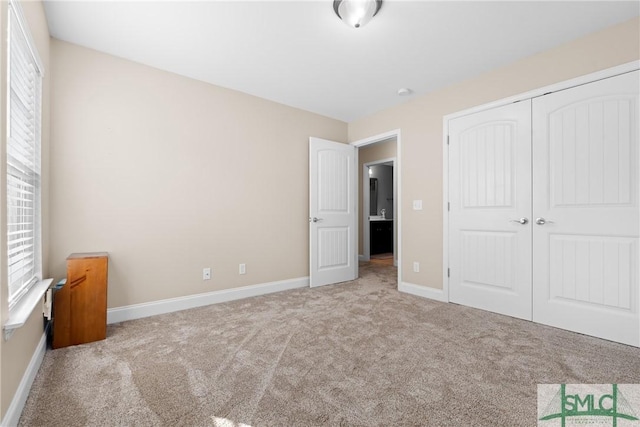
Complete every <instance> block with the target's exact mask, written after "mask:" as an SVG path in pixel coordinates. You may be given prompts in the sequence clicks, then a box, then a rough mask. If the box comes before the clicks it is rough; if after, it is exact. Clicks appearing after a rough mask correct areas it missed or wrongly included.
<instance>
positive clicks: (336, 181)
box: [309, 138, 358, 286]
mask: <svg viewBox="0 0 640 427" xmlns="http://www.w3.org/2000/svg"><path fill="white" fill-rule="evenodd" d="M356 173H357V154H356V148H355V147H354V146H352V145H349V144H342V143H339V142H333V141H327V140H324V139H320V138H309V185H310V188H309V233H310V235H309V241H310V247H309V255H310V267H309V269H310V273H309V275H310V284H311V286H321V285H329V284H332V283H339V282H345V281H348V280H354V279H356V278H357V277H358V254H357V250H356V244H357V242H356V227H357V222H356V211H357V207H356V203H357V190H356V177H357V176H356Z"/></svg>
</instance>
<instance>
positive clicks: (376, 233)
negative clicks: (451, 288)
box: [360, 140, 397, 266]
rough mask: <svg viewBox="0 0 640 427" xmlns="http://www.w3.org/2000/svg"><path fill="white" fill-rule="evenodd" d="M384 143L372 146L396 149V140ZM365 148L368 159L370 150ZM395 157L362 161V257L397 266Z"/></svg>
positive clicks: (378, 148) (364, 152) (365, 259)
mask: <svg viewBox="0 0 640 427" xmlns="http://www.w3.org/2000/svg"><path fill="white" fill-rule="evenodd" d="M381 144H391V146H390V147H383V146H378V147H376V146H373V147H371V148H375V149H376V150H378V151H380V149H381V148H385V149H386V150H387V151H389V150H392V151H393V150H395V140H391V141H385V142H382V143H381ZM365 150H367V151H368V150H370V149H367V148H365V149H363V152H362V153H361V154H363V156H361V157H364V158H365V159H366V158H367V155H371V152H366V151H365ZM373 154H375V153H373ZM395 171H396V168H395V157H394V158H386V159H380V160H374V161H372V162H367V163H363V164H362V215H361V219H360V220H361V221H362V227H361V229H362V242H361V246H360V254H361V257H360V258H361V260H362V261H372V260H375V261H376V262H380V263H383V264H390V265H394V266H397V260H396V257H395V254H396V231H395V230H396V220H395V218H396V206H395V199H396V197H395V194H396V192H397V188H396V179H395Z"/></svg>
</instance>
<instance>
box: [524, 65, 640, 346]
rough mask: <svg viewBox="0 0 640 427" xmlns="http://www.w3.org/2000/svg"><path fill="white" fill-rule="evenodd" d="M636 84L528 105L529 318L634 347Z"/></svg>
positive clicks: (593, 87) (638, 335)
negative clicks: (530, 205)
mask: <svg viewBox="0 0 640 427" xmlns="http://www.w3.org/2000/svg"><path fill="white" fill-rule="evenodd" d="M639 79H640V75H639V72H638V71H636V72H633V73H628V74H624V75H621V76H617V77H612V78H608V79H604V80H600V81H597V82H594V83H590V84H586V85H583V86H578V87H574V88H571V89H567V90H563V91H559V92H555V93H552V94H549V95H546V96H542V97H539V98H535V99H534V100H533V196H534V197H533V218H534V225H533V320H534V321H536V322H539V323H544V324H547V325H552V326H557V327H560V328H564V329H569V330H572V331H576V332H581V333H584V334H588V335H593V336H596V337H600V338H606V339H610V340H613V341H618V342H622V343H626V344H632V345H636V346H638V345H640V317H639V315H638V309H639V307H638V305H639V300H640V293H639V292H640V289H639V285H638V283H639V277H638V259H639V258H638V257H639V254H638V236H639V231H640V230H639V228H640V211H639V210H638V197H639V191H640V189H639V186H638V180H639V177H638V166H639V162H638V159H639V156H640V153H639V151H638V113H639V112H638V92H639V85H638V82H639V81H640V80H639Z"/></svg>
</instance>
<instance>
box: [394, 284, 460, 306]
mask: <svg viewBox="0 0 640 427" xmlns="http://www.w3.org/2000/svg"><path fill="white" fill-rule="evenodd" d="M398 290H399V291H400V292H405V293H407V294H411V295H417V296H419V297H423V298H429V299H433V300H436V301H441V302H449V299H448V298H447V295H445V293H444V291H443V290H442V289H434V288H430V287H428V286H420V285H414V284H413V283H407V282H402V283H400V285H399V286H398Z"/></svg>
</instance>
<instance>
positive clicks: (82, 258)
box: [52, 252, 108, 348]
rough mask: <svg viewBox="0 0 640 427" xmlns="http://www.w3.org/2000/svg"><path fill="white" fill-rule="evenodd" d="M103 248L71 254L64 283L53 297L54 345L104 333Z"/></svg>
mask: <svg viewBox="0 0 640 427" xmlns="http://www.w3.org/2000/svg"><path fill="white" fill-rule="evenodd" d="M107 269H108V256H107V253H106V252H94V253H79V254H71V255H69V257H68V258H67V283H66V284H65V285H64V286H63V287H62V288H61V289H60V290H58V291H57V292H56V293H55V295H54V297H53V343H52V346H53V348H60V347H67V346H70V345H76V344H84V343H88V342H92V341H99V340H103V339H105V338H106V337H107Z"/></svg>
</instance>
